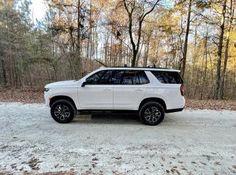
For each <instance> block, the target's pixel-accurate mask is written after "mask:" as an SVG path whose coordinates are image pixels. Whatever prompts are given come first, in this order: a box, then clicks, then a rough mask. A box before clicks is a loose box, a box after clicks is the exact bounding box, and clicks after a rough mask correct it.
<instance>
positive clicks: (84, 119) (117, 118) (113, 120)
mask: <svg viewBox="0 0 236 175" xmlns="http://www.w3.org/2000/svg"><path fill="white" fill-rule="evenodd" d="M73 122H74V123H101V124H140V121H139V116H138V114H133V113H131V114H121V113H119V114H116V113H93V114H90V115H78V116H77V117H76V118H75V119H74V120H73Z"/></svg>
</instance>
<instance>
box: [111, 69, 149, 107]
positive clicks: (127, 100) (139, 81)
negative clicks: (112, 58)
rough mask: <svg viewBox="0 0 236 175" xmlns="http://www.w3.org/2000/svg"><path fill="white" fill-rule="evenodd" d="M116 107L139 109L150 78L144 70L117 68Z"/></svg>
mask: <svg viewBox="0 0 236 175" xmlns="http://www.w3.org/2000/svg"><path fill="white" fill-rule="evenodd" d="M112 77H113V80H114V81H115V83H113V91H114V109H115V110H137V109H138V106H139V104H140V102H141V100H142V99H143V96H144V93H145V87H146V84H148V83H149V80H148V78H147V76H146V73H145V72H144V71H139V70H116V71H114V73H113V76H112Z"/></svg>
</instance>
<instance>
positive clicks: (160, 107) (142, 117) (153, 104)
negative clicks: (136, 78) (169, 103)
mask: <svg viewBox="0 0 236 175" xmlns="http://www.w3.org/2000/svg"><path fill="white" fill-rule="evenodd" d="M151 106H155V107H157V108H158V110H159V111H160V112H161V117H160V118H159V119H158V120H157V121H156V122H155V123H149V122H148V121H146V119H145V117H144V111H145V110H146V109H147V108H148V107H151ZM139 117H140V121H141V122H142V123H144V124H145V125H151V126H155V125H158V124H159V123H161V122H162V121H163V119H164V117H165V110H164V108H163V106H162V105H161V104H159V103H158V102H147V103H145V104H144V105H143V106H142V107H141V108H140V110H139Z"/></svg>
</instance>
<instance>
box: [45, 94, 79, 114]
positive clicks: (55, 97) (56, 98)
mask: <svg viewBox="0 0 236 175" xmlns="http://www.w3.org/2000/svg"><path fill="white" fill-rule="evenodd" d="M57 100H67V101H69V102H70V103H71V104H72V105H73V107H74V109H75V110H77V108H76V105H75V102H74V100H73V99H72V98H71V97H69V96H66V95H58V96H54V97H52V98H51V99H50V102H49V106H50V107H51V106H52V104H53V103H54V102H55V101H57Z"/></svg>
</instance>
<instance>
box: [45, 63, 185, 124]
mask: <svg viewBox="0 0 236 175" xmlns="http://www.w3.org/2000/svg"><path fill="white" fill-rule="evenodd" d="M183 93H184V92H183V81H182V79H181V77H180V75H179V70H173V69H158V68H128V67H122V68H107V67H105V68H100V69H98V70H95V71H93V72H92V73H90V74H88V75H86V76H85V77H83V78H82V79H80V80H78V81H76V80H71V81H61V82H55V83H51V84H48V85H46V86H45V88H44V98H45V102H46V104H47V105H48V106H50V107H51V115H52V117H53V119H54V120H56V121H57V122H59V123H68V122H70V121H71V120H72V119H73V118H74V116H75V115H76V114H77V113H78V112H79V113H82V112H89V113H90V112H94V111H113V112H114V111H122V112H125V111H127V112H128V111H129V112H130V111H133V112H138V114H139V116H140V120H141V121H142V122H143V123H144V124H147V125H157V124H159V123H160V122H161V121H162V120H163V119H164V115H165V113H168V112H177V111H182V110H183V108H184V106H185V99H184V96H183Z"/></svg>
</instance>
